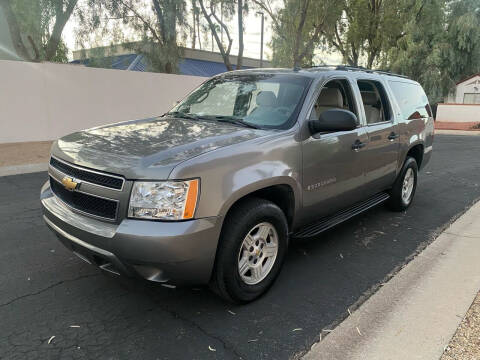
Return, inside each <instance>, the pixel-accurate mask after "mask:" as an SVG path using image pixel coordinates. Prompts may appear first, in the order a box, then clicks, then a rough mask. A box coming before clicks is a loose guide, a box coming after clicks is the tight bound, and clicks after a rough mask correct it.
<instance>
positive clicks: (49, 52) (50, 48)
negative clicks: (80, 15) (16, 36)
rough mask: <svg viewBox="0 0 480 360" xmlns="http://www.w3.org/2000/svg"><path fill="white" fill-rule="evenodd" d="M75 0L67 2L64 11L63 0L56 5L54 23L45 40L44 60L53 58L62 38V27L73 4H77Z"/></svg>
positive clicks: (69, 14)
mask: <svg viewBox="0 0 480 360" xmlns="http://www.w3.org/2000/svg"><path fill="white" fill-rule="evenodd" d="M77 1H78V0H70V1H69V2H68V5H67V8H66V9H65V12H63V2H61V3H60V4H59V5H58V6H57V9H56V10H55V24H54V25H53V31H52V35H51V36H50V39H48V42H47V49H46V52H45V60H52V59H53V58H55V55H56V54H57V48H58V44H59V43H60V40H61V39H62V32H63V28H64V27H65V24H66V23H67V21H68V19H70V16H71V15H72V12H73V9H75V6H76V5H77Z"/></svg>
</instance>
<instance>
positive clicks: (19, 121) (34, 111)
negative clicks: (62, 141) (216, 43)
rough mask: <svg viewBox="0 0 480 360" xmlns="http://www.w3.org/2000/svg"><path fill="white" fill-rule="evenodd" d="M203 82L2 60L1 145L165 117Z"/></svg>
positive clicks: (195, 77)
mask: <svg viewBox="0 0 480 360" xmlns="http://www.w3.org/2000/svg"><path fill="white" fill-rule="evenodd" d="M204 80H205V78H203V77H198V76H184V75H171V74H158V73H142V72H136V71H122V70H106V69H94V68H87V67H82V66H75V65H65V64H52V63H43V64H38V63H28V62H20V61H6V60H0V89H1V91H0V143H8V142H22V141H43V140H53V139H56V138H58V137H61V136H63V135H66V134H68V133H71V132H73V131H77V130H81V129H86V128H90V127H93V126H98V125H102V124H108V123H112V122H118V121H124V120H130V119H141V118H146V117H150V116H155V115H161V114H163V113H164V112H166V111H168V110H169V109H170V108H171V107H172V105H173V103H174V102H175V101H177V100H180V99H182V98H183V97H184V96H185V95H186V94H187V93H188V92H190V91H191V90H192V89H194V88H195V87H196V86H198V85H199V84H200V83H202V82H203V81H204Z"/></svg>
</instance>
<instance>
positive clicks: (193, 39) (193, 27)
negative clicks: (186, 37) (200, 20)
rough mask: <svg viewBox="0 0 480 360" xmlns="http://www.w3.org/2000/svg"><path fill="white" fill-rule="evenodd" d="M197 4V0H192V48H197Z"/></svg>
mask: <svg viewBox="0 0 480 360" xmlns="http://www.w3.org/2000/svg"><path fill="white" fill-rule="evenodd" d="M195 8H196V5H195V0H192V13H193V26H192V49H195V42H196V40H197V24H196V21H197V16H196V15H195V13H196V11H195Z"/></svg>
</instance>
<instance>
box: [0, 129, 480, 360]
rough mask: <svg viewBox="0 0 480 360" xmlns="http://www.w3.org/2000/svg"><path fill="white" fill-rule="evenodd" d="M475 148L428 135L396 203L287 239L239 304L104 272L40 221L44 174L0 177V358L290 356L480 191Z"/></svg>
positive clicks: (478, 147) (471, 142) (463, 139)
mask: <svg viewBox="0 0 480 360" xmlns="http://www.w3.org/2000/svg"><path fill="white" fill-rule="evenodd" d="M479 154H480V142H479V141H478V137H474V136H472V137H470V136H453V135H449V136H446V135H439V136H437V137H436V139H435V144H434V153H433V158H432V161H431V163H430V164H429V166H428V167H427V168H425V169H424V170H423V172H422V173H421V175H420V183H419V186H418V189H417V194H416V198H415V201H414V203H413V205H412V207H411V208H410V209H409V210H408V211H407V212H406V213H392V212H389V211H388V210H387V209H386V208H385V207H383V206H380V207H377V208H375V209H372V210H370V211H369V212H367V213H365V214H363V215H360V216H358V217H356V218H354V219H352V220H350V221H349V222H347V223H344V224H342V225H340V226H338V227H336V228H335V229H332V230H330V231H329V232H327V233H325V234H323V235H322V236H320V237H318V238H315V239H311V240H310V241H308V242H307V241H305V242H301V243H295V244H293V246H292V247H291V249H290V254H289V256H288V259H287V261H286V264H285V267H284V270H283V271H282V273H281V275H280V277H279V279H278V281H277V282H276V284H275V285H274V286H273V288H272V289H271V291H270V292H269V293H268V294H267V295H266V296H264V297H263V298H261V299H260V300H258V301H256V302H255V303H252V304H249V305H246V306H241V307H238V306H232V305H230V304H227V303H224V302H222V301H221V300H220V299H218V298H217V297H215V296H214V295H213V294H212V293H210V292H209V291H208V289H207V288H203V287H198V288H181V289H180V288H177V289H169V288H165V287H162V286H158V285H156V284H149V283H145V282H138V281H137V282H135V281H132V280H129V279H121V278H114V277H111V276H106V275H104V274H103V273H101V272H100V271H99V270H97V269H95V268H93V267H91V266H89V265H88V264H85V263H83V262H82V261H81V260H79V259H77V258H76V257H75V256H74V255H72V254H71V253H70V252H68V251H67V250H65V249H64V248H63V247H62V245H61V244H60V243H59V242H58V241H57V240H56V238H55V236H54V235H53V234H52V233H51V232H50V231H49V230H48V229H47V227H46V226H45V225H44V224H43V222H42V220H41V216H40V215H41V214H40V205H39V200H38V196H39V191H40V186H41V185H42V184H43V182H44V181H45V180H46V177H47V175H46V173H34V174H26V175H17V176H9V177H0V289H1V290H0V319H1V321H0V358H8V359H15V358H18V359H25V358H42V359H48V358H55V359H57V358H68V359H70V358H107V359H112V358H113V359H187V358H188V359H210V358H212V359H214V358H218V359H240V358H242V359H288V358H295V357H298V356H299V355H301V354H302V353H304V352H305V351H306V350H308V349H309V348H310V346H311V345H312V344H313V343H314V342H315V341H317V340H318V337H319V334H320V331H321V330H322V329H331V328H333V327H334V326H335V324H336V323H338V322H339V321H341V320H342V319H343V318H344V317H345V316H346V314H347V312H348V308H350V309H353V308H355V307H356V306H358V305H359V304H360V303H361V302H363V301H364V300H365V299H366V298H368V296H369V295H371V294H372V293H373V292H375V291H376V289H378V287H379V286H381V284H382V283H383V282H385V281H386V280H388V278H389V277H391V276H392V275H393V274H394V273H395V272H396V271H397V270H398V269H399V268H400V267H401V266H402V265H404V264H405V263H406V262H408V260H409V259H411V258H412V257H414V256H415V254H416V253H417V252H418V251H420V250H421V249H423V248H424V247H425V246H427V245H428V243H429V242H431V241H432V240H434V238H435V237H436V235H437V234H438V233H439V232H441V230H442V229H443V228H445V226H447V224H449V223H450V222H451V221H452V220H453V219H455V218H456V217H457V216H458V215H459V214H461V213H463V212H464V211H465V210H466V209H467V208H469V207H470V206H471V204H472V203H473V202H474V200H476V199H478V198H480V177H479V174H480V156H479ZM53 336H54V338H52V337H53ZM49 340H50V343H48V342H49Z"/></svg>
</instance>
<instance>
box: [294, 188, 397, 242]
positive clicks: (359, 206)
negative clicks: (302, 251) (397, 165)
mask: <svg viewBox="0 0 480 360" xmlns="http://www.w3.org/2000/svg"><path fill="white" fill-rule="evenodd" d="M389 197H390V195H389V194H387V193H386V192H382V193H379V194H377V195H374V196H372V197H371V198H369V199H367V200H365V201H362V202H359V203H356V204H355V205H353V206H352V207H350V208H347V209H345V210H341V211H340V212H338V213H336V214H335V215H332V216H328V217H325V218H322V219H320V220H319V221H318V222H315V223H313V224H310V225H307V226H305V227H304V228H302V229H300V230H299V231H298V232H296V233H294V234H293V235H292V236H293V237H294V238H307V237H312V236H315V235H317V234H320V233H321V232H323V231H325V230H328V229H330V228H331V227H334V226H336V225H338V224H340V223H342V222H344V221H345V220H348V219H350V218H352V217H354V216H356V215H358V214H360V213H362V212H364V211H365V210H368V209H370V208H372V207H374V206H376V205H378V204H380V203H382V202H384V201H385V200H387V199H388V198H389Z"/></svg>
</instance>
